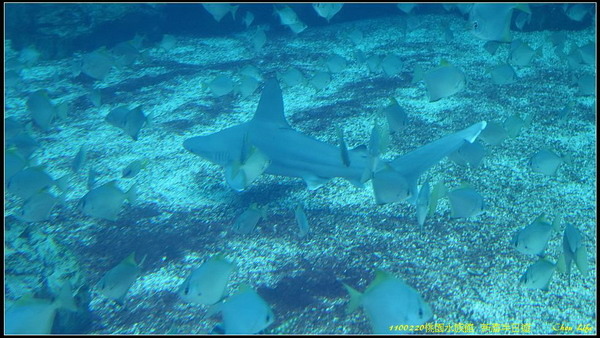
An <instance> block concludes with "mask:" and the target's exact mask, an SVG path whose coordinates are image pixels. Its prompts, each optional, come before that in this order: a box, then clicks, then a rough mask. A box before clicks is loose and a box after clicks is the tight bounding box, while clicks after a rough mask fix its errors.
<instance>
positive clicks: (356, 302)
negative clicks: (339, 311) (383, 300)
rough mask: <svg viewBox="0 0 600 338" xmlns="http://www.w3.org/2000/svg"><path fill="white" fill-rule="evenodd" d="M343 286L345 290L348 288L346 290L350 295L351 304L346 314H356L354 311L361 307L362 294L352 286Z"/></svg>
mask: <svg viewBox="0 0 600 338" xmlns="http://www.w3.org/2000/svg"><path fill="white" fill-rule="evenodd" d="M342 284H343V285H344V288H346V290H347V291H348V293H349V294H350V303H348V307H347V308H346V313H347V314H349V313H352V312H354V310H356V309H357V308H358V307H359V306H360V302H361V298H362V294H361V293H360V292H358V291H357V290H356V289H354V288H352V287H351V286H350V285H348V284H346V283H342Z"/></svg>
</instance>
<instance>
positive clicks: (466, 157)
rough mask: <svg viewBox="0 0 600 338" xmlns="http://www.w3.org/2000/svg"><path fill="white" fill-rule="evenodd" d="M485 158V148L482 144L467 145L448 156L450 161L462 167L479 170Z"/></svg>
mask: <svg viewBox="0 0 600 338" xmlns="http://www.w3.org/2000/svg"><path fill="white" fill-rule="evenodd" d="M484 156H485V148H484V147H483V145H481V143H480V142H473V143H465V144H464V145H463V146H462V147H460V148H459V149H458V150H457V151H455V152H453V153H452V154H450V155H449V156H448V158H449V159H451V160H452V161H454V162H455V163H456V164H458V165H461V166H467V165H469V166H471V168H477V167H478V166H479V164H480V163H481V161H482V160H483V157H484Z"/></svg>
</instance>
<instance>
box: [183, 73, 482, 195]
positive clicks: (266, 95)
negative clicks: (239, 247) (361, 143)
mask: <svg viewBox="0 0 600 338" xmlns="http://www.w3.org/2000/svg"><path fill="white" fill-rule="evenodd" d="M485 127H486V122H485V121H481V122H478V123H476V124H473V125H471V126H470V127H468V128H466V129H463V130H461V131H458V132H455V133H453V134H449V135H446V136H444V137H442V138H440V139H438V140H436V141H433V142H431V143H429V144H426V145H424V146H422V147H420V148H417V149H416V150H413V151H411V152H409V153H407V154H404V155H401V156H398V157H397V158H395V159H393V160H391V161H385V160H379V159H378V158H373V155H372V154H370V153H369V152H367V151H366V149H364V147H362V148H361V147H358V148H355V149H351V150H347V149H345V146H344V147H341V145H340V146H336V145H332V144H328V143H326V142H322V141H319V140H317V139H315V138H313V137H311V136H309V135H306V134H303V133H301V132H299V131H297V130H295V129H294V128H292V127H291V126H290V125H289V123H288V121H287V120H286V118H285V114H284V106H283V95H282V92H281V88H280V86H279V83H278V82H277V80H276V79H274V78H272V79H269V80H267V81H266V84H265V86H264V89H263V91H262V94H261V97H260V100H259V102H258V107H257V108H256V112H255V114H254V116H253V118H252V119H251V120H250V121H248V122H244V123H241V124H238V125H235V126H232V127H229V128H226V129H223V130H221V131H218V132H216V133H213V134H209V135H203V136H195V137H191V138H188V139H186V140H184V142H183V147H184V148H185V149H186V150H188V151H190V152H191V153H193V154H195V155H198V156H200V157H202V158H204V159H206V160H208V161H210V162H212V163H214V164H217V165H219V166H221V167H223V168H224V169H225V178H226V181H227V183H228V184H229V185H230V187H231V188H233V189H235V190H238V191H243V190H245V189H246V188H247V187H248V186H250V185H251V184H252V182H253V181H255V180H256V179H257V178H258V177H259V176H260V175H261V174H263V173H266V174H272V175H281V176H287V177H299V178H302V179H303V180H304V181H305V182H306V185H307V187H308V188H309V189H310V190H314V189H317V188H319V187H320V186H322V185H323V184H325V183H327V182H328V181H329V180H330V179H332V178H334V177H342V178H345V179H347V180H348V181H350V182H351V183H353V184H355V185H356V186H362V185H363V184H364V183H365V182H367V181H368V180H372V185H373V191H374V195H375V200H376V203H377V204H385V203H392V202H396V201H402V200H407V199H408V200H410V201H412V202H415V201H416V197H417V180H418V179H419V177H420V176H421V174H423V173H424V172H425V171H427V170H428V169H429V168H431V167H432V166H433V165H435V164H436V163H438V162H439V161H440V160H441V159H443V158H444V157H446V156H448V155H449V154H451V153H452V152H454V151H456V150H458V149H459V148H460V147H461V146H462V145H464V144H465V142H469V143H473V142H474V141H475V139H476V138H477V137H478V136H479V134H480V133H481V131H482V130H483V129H484V128H485ZM340 148H342V149H340Z"/></svg>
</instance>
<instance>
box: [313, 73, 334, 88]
mask: <svg viewBox="0 0 600 338" xmlns="http://www.w3.org/2000/svg"><path fill="white" fill-rule="evenodd" d="M330 82H331V75H330V74H329V72H317V73H316V74H315V75H313V77H312V78H311V79H310V80H309V81H308V83H310V84H311V86H313V87H314V88H315V89H316V90H317V91H321V90H323V89H324V88H325V87H327V85H329V83H330Z"/></svg>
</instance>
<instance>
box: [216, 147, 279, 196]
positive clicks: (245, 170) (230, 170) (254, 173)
mask: <svg viewBox="0 0 600 338" xmlns="http://www.w3.org/2000/svg"><path fill="white" fill-rule="evenodd" d="M270 164H271V161H270V160H269V158H268V157H267V156H266V155H265V154H264V153H263V152H262V151H260V149H258V148H257V147H255V146H253V145H251V144H250V143H249V142H248V137H247V136H246V137H244V143H243V145H242V149H241V152H240V156H239V159H235V160H234V161H233V163H232V165H231V166H228V167H227V168H225V181H226V182H227V184H228V185H229V186H230V187H231V188H233V189H235V190H237V191H243V190H245V189H246V188H247V187H249V186H250V185H251V184H252V182H254V181H255V180H256V179H257V178H258V177H259V176H260V175H262V173H263V172H264V171H265V170H266V169H267V168H268V167H269V165H270Z"/></svg>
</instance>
